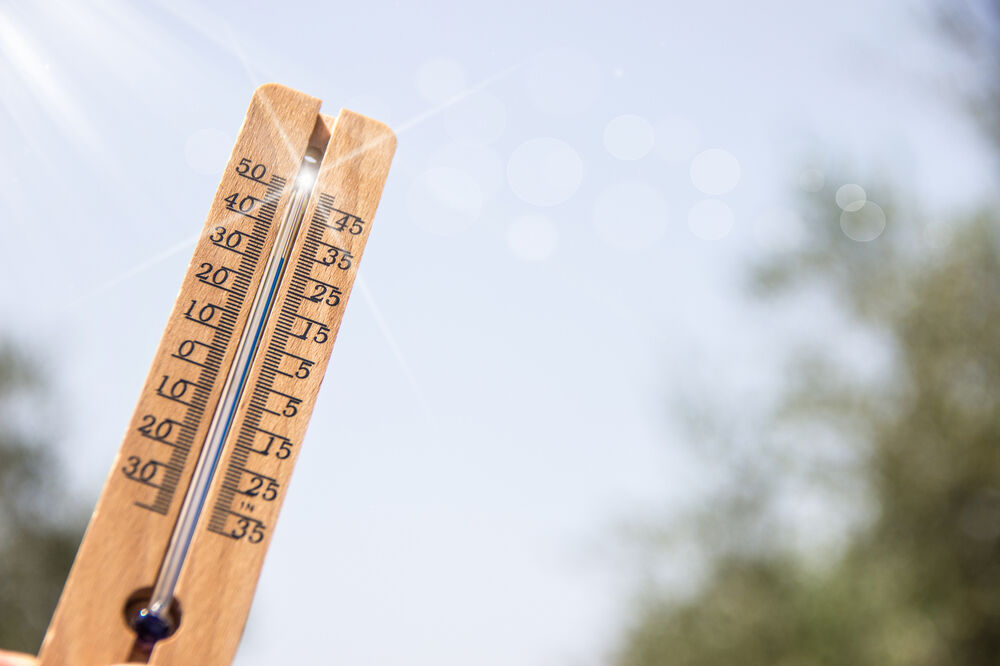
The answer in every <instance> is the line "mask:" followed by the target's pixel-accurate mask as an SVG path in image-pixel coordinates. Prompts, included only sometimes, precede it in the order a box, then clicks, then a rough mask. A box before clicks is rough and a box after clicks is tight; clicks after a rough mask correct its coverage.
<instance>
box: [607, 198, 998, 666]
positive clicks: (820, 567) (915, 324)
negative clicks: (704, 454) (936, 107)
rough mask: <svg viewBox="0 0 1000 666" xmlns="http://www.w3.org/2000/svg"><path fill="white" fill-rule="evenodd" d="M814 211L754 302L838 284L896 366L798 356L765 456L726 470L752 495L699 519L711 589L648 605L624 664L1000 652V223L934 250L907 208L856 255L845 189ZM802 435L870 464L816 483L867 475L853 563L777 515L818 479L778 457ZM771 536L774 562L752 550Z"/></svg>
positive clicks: (936, 660)
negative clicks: (826, 438)
mask: <svg viewBox="0 0 1000 666" xmlns="http://www.w3.org/2000/svg"><path fill="white" fill-rule="evenodd" d="M811 209H812V210H813V214H812V215H811V216H809V217H810V229H811V234H810V237H809V241H808V243H807V244H806V246H805V247H804V248H803V249H802V250H801V251H800V252H796V253H794V254H792V255H790V256H786V257H783V258H780V259H777V260H775V261H773V262H771V263H769V264H768V265H766V266H764V267H762V268H761V270H759V271H758V272H757V274H756V276H755V282H754V285H755V287H756V290H757V293H758V294H759V295H761V296H762V297H770V298H776V297H782V296H783V295H785V294H790V293H791V292H792V291H795V290H796V289H797V288H801V287H802V285H813V286H820V287H822V288H823V289H825V290H827V291H828V292H830V293H832V294H833V295H834V296H835V297H836V299H835V300H836V302H838V303H840V304H841V305H842V307H843V311H844V313H845V314H846V315H847V316H848V317H850V318H851V320H852V321H853V322H854V325H855V326H856V327H862V328H865V329H867V330H869V331H873V332H876V333H877V334H878V338H879V340H881V341H882V343H883V345H884V346H885V347H886V348H887V349H889V350H890V351H891V358H892V362H891V363H890V364H889V365H890V367H891V371H890V372H888V373H883V375H882V376H881V377H880V378H879V379H878V380H868V381H860V380H856V381H852V380H851V378H850V377H849V376H848V377H846V378H845V371H844V370H843V369H842V368H840V367H838V365H837V364H835V363H834V362H832V361H830V360H827V361H826V362H824V358H825V355H826V351H825V350H824V349H823V348H820V349H816V350H812V351H811V353H810V354H809V355H807V356H803V357H801V358H799V359H798V361H797V362H796V364H794V365H793V366H792V368H791V376H790V381H789V387H788V392H787V394H786V395H785V396H784V398H783V399H782V400H781V403H780V405H779V406H778V409H776V410H775V414H774V417H773V420H772V421H771V422H770V423H769V427H768V428H766V429H765V430H764V431H763V432H759V433H757V435H756V436H757V437H758V438H759V440H760V442H758V443H757V445H751V446H750V447H749V448H750V454H749V455H747V454H746V452H743V453H741V454H740V456H739V462H738V464H736V465H731V469H729V471H728V474H729V478H731V479H732V481H733V482H732V484H728V487H729V488H732V489H735V490H729V491H726V492H724V493H723V494H722V495H720V496H718V497H717V498H716V499H715V501H714V502H713V503H712V504H711V505H710V506H709V508H708V510H707V511H705V512H702V513H699V514H698V515H697V516H696V520H694V521H692V522H693V524H695V525H698V526H699V530H698V531H697V532H695V536H694V538H696V539H697V540H699V541H700V542H701V543H702V544H703V545H704V546H705V550H706V551H707V554H708V557H709V559H710V561H711V562H712V564H711V566H710V569H709V572H708V575H707V579H706V581H705V583H704V585H703V586H702V587H700V588H699V589H698V591H697V592H696V593H695V594H694V596H692V597H688V598H673V597H670V596H669V595H658V596H659V597H660V598H655V597H654V600H652V601H650V602H648V603H647V604H646V605H645V606H644V607H643V609H642V610H641V612H640V613H639V614H638V617H637V620H636V622H635V625H634V626H633V627H632V630H631V632H630V633H629V635H628V636H627V638H626V640H625V642H624V644H623V646H622V649H621V652H620V655H619V663H620V664H621V666H653V665H656V666H667V665H672V664H677V665H695V664H697V665H699V666H714V665H716V664H718V665H722V664H725V665H727V666H729V665H732V664H744V665H748V666H752V665H755V664H761V665H763V664H769V665H770V664H780V665H792V664H795V665H800V664H801V665H807V664H808V665H821V664H831V665H832V664H856V665H866V664H871V665H873V666H874V665H876V664H878V665H879V666H884V665H890V666H891V665H894V664H899V665H903V664H906V665H924V664H926V665H928V666H930V665H944V664H962V665H966V666H977V665H980V664H982V665H983V666H986V665H987V664H995V663H996V662H997V656H998V655H1000V448H998V443H1000V344H998V341H1000V289H997V288H996V287H997V285H1000V249H998V248H1000V245H998V243H1000V239H998V233H997V232H998V229H1000V227H998V224H1000V218H998V216H997V214H996V213H992V212H989V213H983V214H980V215H977V216H973V217H972V218H970V219H964V220H956V221H955V222H954V224H952V225H951V226H950V227H949V229H950V230H951V232H952V234H951V238H950V242H948V243H946V245H945V246H944V247H943V248H942V249H938V250H934V249H931V248H930V247H928V246H927V245H926V244H924V243H923V234H922V231H923V230H922V229H921V228H919V226H918V225H916V224H912V223H910V224H907V223H906V222H905V217H903V216H900V215H897V216H896V217H894V216H893V214H892V213H890V214H889V219H890V225H894V226H891V227H890V228H889V229H887V231H886V233H885V235H884V236H883V237H882V238H880V239H878V240H877V241H874V242H871V243H857V242H855V241H852V240H850V239H849V238H847V237H846V236H845V235H844V234H843V233H841V230H840V227H839V214H840V210H839V209H838V208H837V207H836V206H835V205H834V204H833V192H831V191H827V192H823V193H820V194H819V195H817V197H816V199H815V200H814V201H813V202H811ZM887 210H888V208H887ZM847 374H849V373H847ZM803 424H813V425H814V426H815V425H816V424H820V425H826V426H828V427H829V428H830V430H832V431H835V432H837V433H839V434H840V435H841V438H840V444H839V446H841V447H846V448H847V449H849V450H850V453H851V456H853V457H854V458H857V459H858V460H859V461H860V464H859V465H856V466H854V467H851V468H849V471H844V470H841V471H840V472H827V474H826V478H825V479H824V478H823V473H822V469H820V470H811V471H812V472H817V471H818V472H819V474H816V475H814V476H810V477H809V479H810V480H815V481H816V483H825V482H830V481H833V480H834V479H831V478H830V477H831V476H835V475H836V474H847V475H850V476H852V477H853V478H855V479H857V480H860V481H861V482H862V485H863V487H864V488H865V489H866V493H865V496H866V497H868V498H869V504H870V505H871V510H870V512H869V513H870V515H869V516H867V519H864V520H863V519H861V518H859V519H858V520H856V525H855V529H854V530H853V531H851V532H850V533H849V534H848V535H847V536H846V537H845V541H846V545H844V548H843V550H842V552H839V553H837V554H834V555H831V556H829V557H827V558H826V559H824V558H820V561H818V562H817V561H816V559H815V558H809V557H806V556H804V555H803V554H802V553H801V552H798V551H796V550H795V549H794V548H791V547H789V546H788V544H786V543H785V542H784V541H783V539H782V533H781V520H780V519H776V518H775V513H776V509H775V504H776V501H775V498H774V497H773V496H772V494H771V487H772V486H776V485H779V483H784V482H786V481H787V479H786V478H783V477H785V476H787V475H789V474H793V473H802V472H801V470H800V471H799V472H791V471H789V469H788V467H787V466H782V465H777V466H774V465H769V464H768V462H767V457H768V456H771V455H772V454H773V453H774V452H775V448H774V447H772V446H770V445H769V444H768V437H769V433H773V432H780V431H782V429H787V428H790V427H791V428H799V429H800V431H801V428H802V425H803ZM800 444H802V442H800ZM734 448H735V445H734ZM851 456H848V457H851ZM748 461H756V462H748ZM720 465H725V463H724V462H722V461H720ZM806 467H807V468H808V465H807V466H806ZM742 479H751V480H754V482H753V483H749V484H748V483H744V482H743V481H742ZM734 507H736V508H737V509H738V508H739V507H744V509H743V510H734ZM745 507H751V509H752V510H750V511H748V510H746V509H745ZM832 510H833V511H834V512H835V511H836V507H832ZM761 531H763V532H765V533H766V534H768V535H769V538H770V541H769V542H768V543H767V544H765V546H764V547H761V546H760V543H759V540H756V541H755V540H753V539H749V538H746V536H747V535H753V534H758V533H760V532H761ZM720 533H721V534H726V535H729V539H728V540H720V539H718V538H716V535H718V534H720ZM734 535H735V538H734Z"/></svg>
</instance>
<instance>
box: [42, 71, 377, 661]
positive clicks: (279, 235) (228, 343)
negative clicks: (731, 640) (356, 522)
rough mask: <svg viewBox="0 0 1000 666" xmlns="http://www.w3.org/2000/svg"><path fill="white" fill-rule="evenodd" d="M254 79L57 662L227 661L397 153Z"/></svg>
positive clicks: (54, 628)
mask: <svg viewBox="0 0 1000 666" xmlns="http://www.w3.org/2000/svg"><path fill="white" fill-rule="evenodd" d="M319 109H320V100H318V99H316V98H313V97H310V96H308V95H304V94H302V93H300V92H297V91H294V90H291V89H289V88H286V87H283V86H280V85H276V84H268V85H264V86H262V87H260V88H259V89H257V91H256V92H255V93H254V96H253V100H252V101H251V103H250V108H249V109H248V110H247V115H246V118H245V120H244V122H243V127H242V128H241V130H240V134H239V138H238V139H237V141H236V145H235V147H234V148H233V152H232V155H231V156H230V158H229V163H228V165H227V166H226V170H225V173H224V175H223V177H222V182H221V183H220V185H219V189H218V191H217V192H216V195H215V199H214V201H213V203H212V208H211V210H210V211H209V214H208V219H207V221H206V223H205V228H204V231H203V233H202V235H201V237H200V240H199V241H198V243H197V246H196V248H195V252H194V256H193V258H192V260H191V265H190V267H189V269H188V272H187V274H186V275H185V277H184V282H183V284H182V285H181V290H180V294H179V296H178V298H177V302H176V303H175V305H174V309H173V312H172V313H171V315H170V319H169V321H168V323H167V327H166V331H165V332H164V334H163V339H162V340H161V341H160V345H159V348H158V349H157V352H156V356H155V358H154V359H153V364H152V368H151V369H150V372H149V376H148V378H147V379H146V384H145V386H144V388H143V390H142V394H141V396H140V398H139V404H138V406H137V408H136V411H135V414H134V415H133V417H132V421H131V424H130V425H129V428H128V432H127V433H126V435H125V439H124V441H123V442H122V445H121V448H120V449H119V451H118V456H117V458H116V459H115V462H114V465H113V466H112V469H111V473H110V475H109V477H108V480H107V482H106V484H105V486H104V491H103V492H102V494H101V497H100V500H99V501H98V504H97V508H96V509H95V510H94V514H93V516H92V518H91V520H90V525H89V526H88V528H87V532H86V535H85V536H84V539H83V543H82V544H81V545H80V549H79V551H78V552H77V556H76V560H75V561H74V563H73V568H72V570H71V571H70V574H69V578H68V580H67V581H66V586H65V588H64V589H63V593H62V596H61V597H60V599H59V605H58V606H57V608H56V612H55V615H54V616H53V618H52V622H51V624H50V625H49V629H48V632H47V633H46V636H45V640H44V641H43V643H42V649H41V653H40V655H39V658H40V660H41V663H42V664H43V666H70V665H71V666H106V665H107V664H113V663H118V662H122V661H138V662H146V663H150V664H161V665H168V664H170V665H178V666H181V665H183V666H187V665H189V664H190V665H195V664H197V665H198V666H215V665H221V664H229V663H230V662H231V661H232V659H233V655H234V654H235V652H236V648H237V645H238V643H239V639H240V635H241V634H242V631H243V626H244V624H245V622H246V618H247V614H248V613H249V611H250V603H251V601H252V599H253V593H254V589H255V587H256V584H257V578H258V576H259V574H260V568H261V565H262V564H263V561H264V554H265V552H266V550H267V546H268V543H269V542H270V539H271V530H272V529H273V527H274V523H275V520H276V519H277V517H278V511H279V509H280V507H281V503H282V500H283V498H284V494H285V490H286V488H287V486H288V480H289V477H290V476H291V472H292V467H293V466H294V464H295V459H296V457H297V455H298V450H299V446H300V444H301V442H302V437H303V435H304V434H305V431H306V426H307V425H308V421H309V416H310V414H311V412H312V408H313V404H314V402H315V399H316V394H317V392H318V391H319V386H320V382H321V381H322V379H323V374H324V372H325V370H326V365H327V362H328V360H329V358H330V352H331V349H332V347H333V343H334V339H335V338H336V334H337V329H338V327H339V325H340V321H341V318H342V316H343V312H344V306H345V304H346V302H347V299H348V297H349V296H350V293H351V286H352V284H353V282H354V277H355V275H356V274H357V270H358V262H359V261H360V259H361V253H362V251H363V250H364V246H365V242H366V240H367V238H368V232H369V230H370V228H371V221H372V217H373V216H374V214H375V209H376V207H377V205H378V201H379V197H380V196H381V193H382V187H383V185H384V184H385V179H386V176H387V175H388V171H389V164H390V162H391V161H392V155H393V152H394V151H395V145H396V140H395V137H394V135H393V133H392V131H391V130H390V129H389V128H388V127H386V126H385V125H383V124H382V123H380V122H377V121H375V120H372V119H370V118H366V117H364V116H361V115H358V114H356V113H353V112H350V111H346V110H341V111H340V114H339V115H338V116H337V117H336V118H335V119H334V118H332V117H330V116H326V115H323V114H320V112H319Z"/></svg>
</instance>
